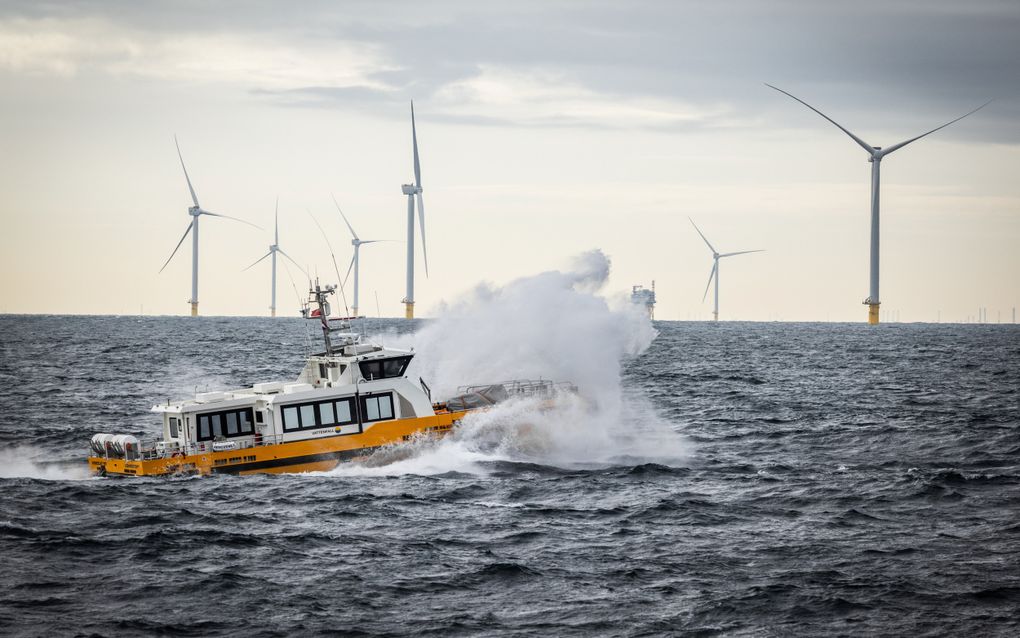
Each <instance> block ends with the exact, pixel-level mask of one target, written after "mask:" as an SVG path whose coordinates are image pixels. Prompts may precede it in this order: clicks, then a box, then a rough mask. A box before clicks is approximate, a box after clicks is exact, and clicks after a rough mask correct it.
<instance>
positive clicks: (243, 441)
mask: <svg viewBox="0 0 1020 638" xmlns="http://www.w3.org/2000/svg"><path fill="white" fill-rule="evenodd" d="M279 443H283V435H282V434H259V433H256V434H255V435H253V436H251V437H245V438H221V439H217V440H213V441H198V442H192V443H189V444H187V445H176V444H173V445H167V442H166V441H163V440H161V439H160V440H157V439H151V440H149V441H143V442H142V444H141V445H139V446H138V448H139V453H138V454H136V455H131V458H127V459H126V460H129V461H154V460H157V459H165V458H170V457H173V456H191V455H193V454H208V453H211V452H231V451H235V450H245V449H251V448H257V447H265V446H267V445H276V444H279ZM106 458H125V457H123V456H120V455H117V454H114V455H111V454H110V449H109V448H108V449H107V454H106Z"/></svg>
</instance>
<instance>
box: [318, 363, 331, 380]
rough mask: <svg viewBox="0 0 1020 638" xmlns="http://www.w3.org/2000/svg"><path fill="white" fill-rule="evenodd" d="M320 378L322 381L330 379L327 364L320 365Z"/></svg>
mask: <svg viewBox="0 0 1020 638" xmlns="http://www.w3.org/2000/svg"><path fill="white" fill-rule="evenodd" d="M319 378H320V379H328V378H329V372H328V371H327V369H326V364H325V363H320V364H319Z"/></svg>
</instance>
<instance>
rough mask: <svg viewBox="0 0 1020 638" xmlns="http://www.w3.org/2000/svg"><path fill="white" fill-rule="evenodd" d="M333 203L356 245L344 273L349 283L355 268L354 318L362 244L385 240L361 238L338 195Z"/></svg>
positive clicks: (353, 316) (352, 306)
mask: <svg viewBox="0 0 1020 638" xmlns="http://www.w3.org/2000/svg"><path fill="white" fill-rule="evenodd" d="M333 204H335V205H336V210H337V212H339V213H340V217H342V218H343V220H344V223H345V224H347V230H349V231H351V237H352V239H351V246H354V256H353V257H351V264H350V265H349V266H347V274H346V275H344V281H343V283H344V285H347V280H348V279H349V278H350V276H351V269H352V268H353V269H354V298H353V301H354V303H353V304H352V305H351V317H352V318H357V317H358V281H359V277H360V274H359V273H360V271H361V245H362V244H374V243H377V242H380V241H383V240H381V239H361V238H359V237H358V233H356V232H354V227H353V226H351V222H349V221H347V215H344V212H343V211H342V210H340V204H338V203H337V201H336V197H334V198H333ZM424 234H425V230H424V226H423V227H422V235H424Z"/></svg>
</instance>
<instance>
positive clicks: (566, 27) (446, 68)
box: [2, 0, 1020, 144]
mask: <svg viewBox="0 0 1020 638" xmlns="http://www.w3.org/2000/svg"><path fill="white" fill-rule="evenodd" d="M2 12H3V13H4V14H6V15H27V16H32V17H43V16H57V17H90V16H100V17H105V18H107V19H110V20H112V21H115V22H124V23H127V24H131V25H133V26H136V27H140V28H148V29H159V30H168V31H174V30H178V31H190V30H196V29H198V30H206V31H230V30H237V31H247V32H255V33H259V32H270V31H271V32H273V33H274V34H275V35H277V36H281V35H282V36H284V37H288V38H293V39H294V41H295V42H297V41H300V39H302V38H314V39H334V40H343V41H348V42H363V43H370V44H373V45H375V46H378V47H380V48H381V50H382V52H383V54H384V56H385V57H386V58H387V59H389V60H390V61H391V62H393V63H394V64H395V65H396V66H398V67H399V68H398V69H396V70H390V71H386V72H383V73H380V74H378V75H377V77H376V78H375V79H378V80H380V81H382V82H383V83H384V84H385V85H386V86H388V87H390V88H391V90H390V91H384V90H369V89H348V88H331V87H321V86H318V87H308V88H306V89H301V90H297V91H292V92H287V93H284V94H281V93H280V92H269V91H261V90H259V87H253V89H254V91H253V93H254V94H256V95H258V96H259V97H261V98H266V99H272V100H275V101H277V102H278V103H281V104H286V105H294V106H301V107H309V106H322V107H336V106H343V107H345V108H364V109H366V110H372V111H374V112H378V113H380V114H382V115H385V116H389V115H390V114H391V113H392V114H393V115H394V116H397V115H398V114H399V117H404V107H403V104H405V103H406V99H408V98H409V97H411V96H412V95H413V96H415V97H417V98H418V99H421V100H423V101H425V102H427V100H428V98H429V96H430V95H432V94H434V93H435V92H437V91H439V90H440V89H442V87H444V86H446V85H448V84H449V83H451V82H456V81H458V80H464V79H467V78H471V77H473V76H474V75H476V74H477V73H478V72H479V68H480V67H482V66H485V65H490V66H498V67H502V68H508V69H516V70H522V71H527V70H536V71H554V72H559V73H563V74H564V75H565V76H567V77H570V78H572V79H573V80H574V81H576V82H578V83H579V84H581V85H583V86H584V87H586V88H588V89H590V90H592V91H595V92H598V93H600V94H603V95H606V96H646V97H651V98H661V99H668V100H681V101H684V102H688V103H693V104H700V105H706V106H710V105H718V104H725V105H726V106H727V107H729V108H728V112H729V114H730V117H731V118H732V122H734V123H739V122H748V121H765V122H769V123H770V125H773V126H782V127H791V128H804V127H808V126H823V125H825V123H824V122H823V121H822V120H820V119H819V120H818V121H817V122H816V121H812V119H811V118H812V117H815V118H817V116H814V114H812V113H810V112H809V111H807V110H806V109H803V107H801V106H800V105H797V104H796V103H794V102H792V101H790V100H789V99H788V98H786V97H785V96H781V95H779V94H775V93H774V92H772V91H770V90H769V89H767V88H765V87H764V86H763V85H762V82H764V81H768V82H770V83H773V84H777V85H779V86H782V87H783V88H786V89H787V90H789V91H791V92H793V93H795V94H797V95H800V96H801V97H802V98H804V99H806V100H807V101H809V102H812V103H815V104H816V106H818V107H819V108H822V109H823V110H826V111H827V112H829V111H831V113H830V115H832V116H833V117H834V118H836V119H837V120H839V121H842V122H844V123H845V124H846V125H847V126H849V127H850V128H852V129H854V130H857V129H858V128H860V129H861V130H860V131H859V132H860V133H861V135H862V136H865V138H866V139H867V133H868V131H869V130H872V131H875V130H879V129H880V130H881V131H902V136H903V137H904V138H906V137H909V136H911V135H914V134H917V133H919V132H922V131H924V130H927V129H928V128H930V127H932V126H934V125H937V124H939V123H941V122H943V121H947V120H949V119H952V118H953V117H955V116H956V115H959V114H960V113H963V112H966V111H967V110H970V109H971V108H973V107H974V106H976V105H977V104H980V103H981V102H983V101H984V100H985V99H987V98H989V97H996V98H998V100H997V101H996V102H995V103H993V105H992V106H989V107H988V108H987V109H985V110H984V111H982V112H981V113H980V115H977V116H975V117H973V118H970V119H969V120H967V121H966V125H965V126H964V125H962V124H963V123H961V125H959V126H954V127H951V128H949V129H946V131H944V132H940V135H945V136H948V137H956V138H958V139H971V140H982V141H1003V142H1011V143H1015V142H1020V127H1018V126H1017V124H1016V123H1017V122H1018V121H1020V99H1018V98H1020V96H1018V95H1017V93H1018V90H1020V89H1018V87H1020V38H1017V37H1016V34H1017V33H1020V5H1017V4H1016V3H1013V2H980V3H965V4H964V3H959V2H955V1H941V2H856V3H854V4H853V5H849V4H848V5H835V4H830V3H817V2H808V1H796V2H795V1H785V2H770V3H760V2H751V1H741V2H726V3H722V2H720V3H675V2H637V3H634V2H627V3H620V2H596V3H584V4H580V3H572V2H530V3H528V2H524V3H507V4H505V5H494V4H491V3H474V2H445V3H443V2H440V3H428V4H427V5H423V4H421V3H420V2H406V3H391V2H388V3H385V4H380V3H373V2H353V3H352V2H344V3H339V4H337V3H331V2H303V3H296V4H294V5H288V6H283V5H280V4H277V3H271V2H256V3H240V4H239V3H217V4H214V5H207V4H206V3H183V4H182V3H169V4H168V3H111V2H103V1H100V0H92V1H89V2H81V3H74V4H70V5H68V4H64V3H35V2H14V3H10V4H7V5H5V8H4V9H3V10H2ZM390 101H395V102H396V103H397V104H396V105H394V106H395V108H390V107H389V102H390ZM438 117H443V118H446V119H448V120H449V121H462V122H470V123H474V124H491V125H513V124H514V123H513V122H511V121H509V120H508V118H504V117H501V116H500V115H499V114H497V113H494V114H492V116H491V117H489V116H478V115H466V116H460V117H458V116H453V115H450V114H445V115H444V114H440V115H438ZM531 124H532V125H568V124H570V122H569V121H562V120H550V121H546V122H541V121H539V122H532V123H531ZM588 125H592V124H591V123H588ZM705 125H706V126H716V125H720V122H718V121H711V120H710V121H708V122H706V123H705ZM688 126H689V125H687V124H685V125H683V126H681V127H677V128H679V129H685V128H687V127H688ZM890 141H891V140H880V141H879V142H876V143H878V144H887V143H889V142H890Z"/></svg>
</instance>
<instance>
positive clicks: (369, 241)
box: [360, 239, 396, 246]
mask: <svg viewBox="0 0 1020 638" xmlns="http://www.w3.org/2000/svg"><path fill="white" fill-rule="evenodd" d="M381 241H396V240H394V239H366V240H365V241H361V242H360V243H361V245H362V246H364V245H365V244H378V243H379V242H381Z"/></svg>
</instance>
